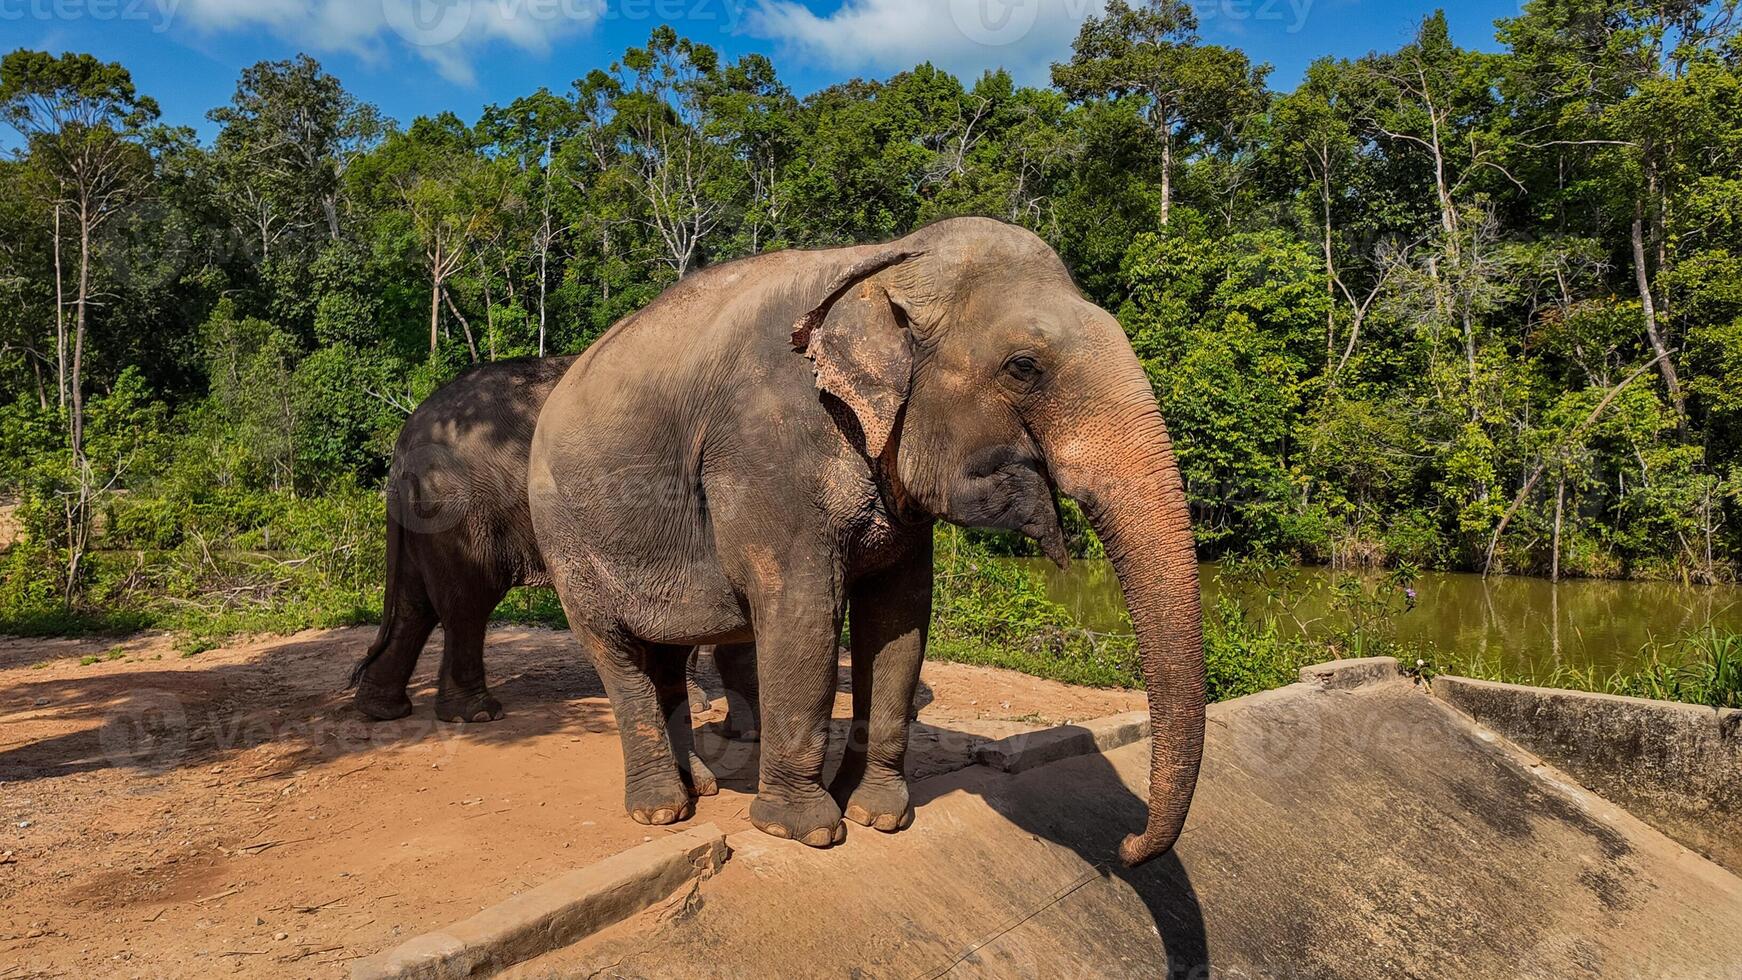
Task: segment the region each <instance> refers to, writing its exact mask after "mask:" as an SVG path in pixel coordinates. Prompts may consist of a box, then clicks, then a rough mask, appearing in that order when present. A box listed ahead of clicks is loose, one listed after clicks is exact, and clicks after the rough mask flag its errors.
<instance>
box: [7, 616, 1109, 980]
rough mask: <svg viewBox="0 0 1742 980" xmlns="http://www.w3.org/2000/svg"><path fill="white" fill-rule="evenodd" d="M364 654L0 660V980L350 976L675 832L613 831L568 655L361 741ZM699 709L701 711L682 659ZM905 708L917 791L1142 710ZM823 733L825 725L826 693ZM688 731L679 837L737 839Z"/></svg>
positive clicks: (927, 688) (533, 645)
mask: <svg viewBox="0 0 1742 980" xmlns="http://www.w3.org/2000/svg"><path fill="white" fill-rule="evenodd" d="M372 635H373V630H372V629H344V630H326V631H317V632H309V633H303V634H299V635H296V636H292V637H286V638H274V639H264V640H258V641H254V642H249V643H245V644H240V645H237V646H233V647H227V648H223V649H218V650H211V651H207V652H205V653H202V654H199V655H198V656H195V657H191V658H183V657H181V656H180V655H178V654H177V653H176V652H175V651H174V649H173V646H172V644H171V643H170V641H169V640H168V639H167V638H164V637H156V636H143V637H137V638H134V639H130V640H126V641H123V642H121V643H119V644H115V643H114V642H113V641H101V640H79V641H72V640H23V639H0V980H22V978H25V977H37V976H95V975H104V976H139V977H161V976H209V975H211V974H214V973H218V974H238V975H244V976H309V977H335V976H343V975H346V973H347V972H348V969H349V963H350V961H351V960H353V959H356V958H358V957H361V956H365V955H368V954H370V953H373V952H376V951H377V950H380V949H382V948H385V947H387V946H389V945H392V944H394V943H397V942H399V941H402V940H403V939H405V938H408V937H410V936H413V935H417V934H419V933H422V932H425V931H428V930H431V929H435V928H440V927H441V926H443V925H446V924H448V923H451V922H454V921H456V920H458V919H462V918H464V917H466V916H468V915H470V914H472V913H473V912H475V911H477V910H478V909H480V908H482V907H485V906H488V905H491V904H494V903H495V902H498V901H500V900H502V899H503V898H506V897H508V896H509V895H510V894H512V893H514V892H516V891H518V890H521V889H524V888H527V887H530V886H533V885H536V884H538V883H540V882H542V881H544V880H546V879H548V878H551V877H553V876H555V875H557V874H559V873H561V872H563V871H566V870H569V869H572V868H575V867H579V866H581V865H584V864H587V863H590V862H592V861H595V860H598V859H599V858H601V857H604V856H605V855H608V854H611V853H614V852H616V851H619V850H622V849H624V848H627V847H632V846H634V845H637V844H640V843H642V842H643V841H645V840H649V839H651V835H652V834H657V833H665V832H670V831H671V830H674V829H682V828H683V827H685V826H688V825H686V824H679V825H678V826H677V827H676V828H651V827H643V826H640V825H638V824H636V823H634V822H633V821H631V820H630V819H629V818H628V817H627V816H625V815H624V813H623V808H622V792H623V771H622V758H621V755H620V753H619V751H618V747H617V738H616V731H615V725H614V722H613V720H612V716H611V710H610V705H609V703H608V702H607V701H606V699H605V698H604V696H603V691H602V688H601V687H600V685H599V681H598V677H597V675H595V674H594V672H593V670H592V668H591V667H590V666H588V665H586V664H585V663H584V662H583V661H582V660H581V658H580V657H579V654H578V651H577V650H576V649H575V648H574V647H573V646H572V645H571V644H570V641H569V639H568V637H567V635H566V634H562V633H555V632H551V631H547V630H539V629H523V628H504V629H500V630H497V631H495V632H494V633H492V635H491V638H490V647H489V654H488V658H489V659H488V662H489V665H490V667H491V676H492V679H493V681H494V685H493V686H494V689H495V691H496V692H497V694H498V696H499V697H501V699H502V701H503V703H504V704H505V705H506V707H507V709H508V717H507V718H505V719H504V720H502V721H500V722H496V723H494V724H489V725H478V726H469V727H462V726H452V725H444V724H439V723H437V722H436V721H435V720H434V716H433V713H432V705H433V698H434V694H433V690H432V688H431V686H430V685H431V683H432V681H433V676H432V672H433V668H434V665H435V662H436V660H437V659H438V650H437V649H434V648H432V649H431V650H430V651H428V652H427V653H426V654H425V657H424V665H423V669H422V670H421V671H420V672H419V674H418V677H417V678H416V680H415V681H414V685H413V686H414V694H413V698H414V701H415V702H416V704H417V711H416V713H414V714H413V715H412V716H411V717H410V718H406V719H404V720H401V721H397V722H391V723H387V724H370V723H366V722H365V721H364V720H363V718H362V716H361V715H359V714H358V713H357V712H356V711H355V710H354V709H353V708H351V706H350V703H349V700H348V697H347V696H346V694H345V693H344V692H343V691H342V690H340V688H342V686H343V684H344V680H345V676H346V674H347V672H348V669H349V667H350V665H351V663H352V662H353V660H354V659H355V658H356V657H357V656H358V655H359V654H360V653H361V651H362V650H363V648H364V646H365V645H367V643H368V640H369V639H370V637H371V636H372ZM439 642H440V636H439V635H438V636H437V637H436V639H435V644H439ZM91 657H96V658H98V659H97V660H96V662H93V663H88V664H85V663H81V660H83V659H87V658H91ZM110 658H113V659H110ZM846 674H847V672H846V670H845V669H843V670H842V671H841V677H842V680H841V687H842V689H843V691H844V690H845V689H846ZM703 684H704V687H705V688H707V689H708V690H709V691H710V693H712V694H714V695H716V696H718V695H719V693H720V684H719V680H718V678H717V676H715V675H713V674H712V673H711V669H710V668H709V666H708V665H707V662H706V660H705V659H704V674H703ZM920 700H921V703H922V704H923V705H924V707H923V709H922V711H921V713H920V721H921V725H920V728H919V730H918V731H917V732H916V734H915V737H914V747H915V752H914V753H913V759H912V761H911V762H910V769H911V770H913V772H914V774H915V775H925V774H930V773H933V772H939V771H945V770H948V769H951V768H956V767H958V766H959V765H961V764H962V762H961V761H960V760H962V759H964V758H965V757H966V756H967V754H968V752H969V750H970V749H971V746H972V745H973V744H974V743H976V742H977V741H980V740H983V739H984V738H988V737H999V736H1002V735H1005V734H1009V733H1011V732H1015V731H1022V730H1027V729H1031V728H1036V727H1041V726H1044V725H1052V724H1060V723H1064V722H1067V721H1078V720H1083V719H1087V718H1094V717H1099V716H1102V715H1109V714H1115V713H1119V712H1123V711H1130V710H1134V709H1136V708H1139V707H1141V706H1142V704H1143V701H1142V698H1141V695H1139V694H1137V693H1134V692H1129V691H1100V690H1091V689H1085V688H1075V687H1069V686H1067V685H1063V684H1057V683H1054V682H1051V681H1044V680H1039V679H1036V678H1032V677H1028V676H1026V675H1022V674H1016V673H1011V672H1008V671H1000V670H992V669H987V668H980V667H968V666H962V665H957V664H945V663H932V664H928V665H927V666H926V668H925V674H924V684H923V686H922V689H921V698H920ZM724 704H725V702H724V700H723V699H720V698H718V697H716V700H715V702H714V709H713V711H712V712H711V713H710V714H709V715H707V716H704V717H703V718H702V719H701V720H702V721H703V722H711V721H717V720H718V719H719V718H721V717H723V712H724ZM835 713H836V717H837V718H841V717H845V716H846V715H847V714H848V713H849V710H848V699H847V697H846V696H845V694H843V695H842V696H840V697H838V698H837V700H836V710H835ZM840 724H841V723H840V722H837V729H839V727H840ZM704 731H705V732H708V733H707V734H704V735H703V736H701V738H702V743H701V744H702V750H701V751H702V754H703V757H704V758H706V759H708V760H709V761H710V763H711V764H713V765H714V768H715V770H716V772H717V773H718V774H719V775H720V777H721V783H722V788H721V793H720V795H719V796H717V797H713V798H710V799H705V800H702V801H700V805H699V806H698V812H697V815H696V818H695V821H692V823H691V824H689V825H693V823H694V822H699V821H712V822H714V823H715V824H718V825H719V826H720V828H721V829H722V830H725V831H726V832H728V833H730V832H733V831H736V830H741V829H744V828H745V827H747V826H748V823H747V821H746V819H745V815H746V810H747V809H748V806H749V802H750V795H749V794H751V793H753V792H754V791H755V772H756V748H755V746H754V745H753V744H749V743H742V742H729V741H727V740H725V739H723V738H720V737H718V736H717V735H714V734H712V733H711V726H710V729H705V730H704ZM836 742H837V744H838V743H839V739H837V740H836ZM792 846H795V847H796V846H799V845H796V844H795V845H792Z"/></svg>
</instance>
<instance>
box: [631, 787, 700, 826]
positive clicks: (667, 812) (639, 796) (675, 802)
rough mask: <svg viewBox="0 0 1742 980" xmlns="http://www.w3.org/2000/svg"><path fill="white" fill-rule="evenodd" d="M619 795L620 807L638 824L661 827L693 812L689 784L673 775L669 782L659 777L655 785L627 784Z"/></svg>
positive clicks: (686, 817) (693, 805)
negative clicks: (621, 794)
mask: <svg viewBox="0 0 1742 980" xmlns="http://www.w3.org/2000/svg"><path fill="white" fill-rule="evenodd" d="M623 797H624V798H623V806H624V809H626V810H628V811H629V817H630V819H632V820H634V821H635V822H636V823H639V824H649V825H651V826H655V827H663V826H665V825H667V824H674V823H677V822H678V821H680V820H688V819H689V818H690V816H691V815H692V814H694V813H695V812H696V808H695V803H694V802H693V801H692V800H691V799H690V791H689V788H688V787H687V786H685V785H684V784H683V782H682V781H681V780H676V779H673V780H671V781H670V784H669V785H667V784H666V783H665V781H663V780H662V781H661V782H660V783H659V784H658V785H653V784H651V783H650V784H648V785H643V786H635V785H631V786H630V787H628V789H627V790H626V791H625V792H624V794H623Z"/></svg>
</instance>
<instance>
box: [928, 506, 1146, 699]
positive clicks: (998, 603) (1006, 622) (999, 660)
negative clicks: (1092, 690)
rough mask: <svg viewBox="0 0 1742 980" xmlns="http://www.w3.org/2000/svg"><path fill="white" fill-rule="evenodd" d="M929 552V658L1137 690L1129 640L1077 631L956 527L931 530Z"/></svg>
mask: <svg viewBox="0 0 1742 980" xmlns="http://www.w3.org/2000/svg"><path fill="white" fill-rule="evenodd" d="M936 553H937V562H936V565H937V571H936V585H935V592H934V594H933V597H932V630H931V639H930V644H929V647H928V650H929V652H930V655H932V656H936V657H939V658H941V659H944V660H957V661H962V662H965V663H981V664H987V665H989V666H994V667H1007V668H1010V669H1012V670H1020V671H1023V672H1025V673H1030V674H1036V675H1038V676H1041V677H1051V678H1053V679H1055V680H1061V681H1065V682H1067V683H1071V684H1089V685H1094V686H1099V687H1138V686H1141V684H1142V676H1141V674H1140V673H1139V671H1138V668H1137V647H1136V642H1135V638H1134V637H1133V636H1131V635H1129V634H1126V635H1114V636H1108V635H1102V634H1097V633H1094V632H1091V631H1089V630H1086V629H1084V628H1082V627H1081V626H1080V625H1079V624H1078V623H1077V622H1076V621H1075V620H1073V619H1072V618H1071V616H1070V614H1069V613H1068V612H1066V611H1065V609H1064V607H1062V606H1060V605H1059V604H1058V603H1056V602H1053V601H1052V600H1050V599H1048V598H1047V595H1046V589H1045V587H1044V586H1043V585H1042V584H1041V583H1040V582H1038V581H1036V580H1035V579H1034V578H1033V577H1032V576H1031V575H1029V573H1028V572H1026V571H1024V570H1023V569H1022V568H1020V567H1019V566H1017V565H1015V564H1013V563H1011V562H1008V561H1003V560H1000V559H999V558H998V557H997V556H995V555H993V554H992V553H991V552H990V551H988V550H987V549H986V548H985V547H984V546H983V545H979V544H976V543H974V542H973V541H971V540H970V539H969V537H968V535H967V534H965V533H964V532H962V531H961V530H959V529H957V528H954V527H949V526H942V527H940V528H939V529H938V532H937V540H936Z"/></svg>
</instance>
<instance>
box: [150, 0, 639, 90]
mask: <svg viewBox="0 0 1742 980" xmlns="http://www.w3.org/2000/svg"><path fill="white" fill-rule="evenodd" d="M158 2H160V3H162V4H163V5H164V6H165V7H166V8H168V9H169V13H170V16H171V17H173V18H175V19H176V22H177V23H185V24H188V25H190V26H192V27H193V28H195V29H196V30H201V31H205V32H209V33H219V32H227V31H241V30H266V31H269V32H271V33H273V34H276V35H278V36H279V37H282V38H285V39H287V40H290V41H293V42H295V43H297V44H303V45H307V46H309V47H311V48H314V49H316V50H326V51H345V52H350V53H353V54H358V55H362V56H365V57H380V56H381V55H382V54H383V53H384V51H385V49H386V47H387V46H389V45H403V46H405V47H408V48H410V49H411V50H413V51H415V52H417V54H418V55H419V56H421V57H422V58H423V59H424V60H426V61H428V62H429V63H430V64H431V65H432V66H434V67H435V69H436V70H437V71H438V72H440V73H441V74H442V75H443V77H445V78H447V79H449V80H451V81H454V82H458V83H461V84H467V85H469V84H471V83H472V82H473V81H475V79H476V75H475V73H474V72H473V68H472V63H473V59H474V57H475V56H476V55H477V54H478V52H479V51H481V50H482V49H485V48H487V47H490V46H492V45H497V44H506V45H510V46H512V47H516V48H519V49H522V50H524V51H529V52H532V53H534V54H540V55H542V54H547V53H548V52H549V51H550V46H551V43H552V42H553V41H554V40H556V39H558V38H560V37H561V36H563V35H565V34H570V33H576V32H582V31H586V30H589V29H590V28H591V27H592V26H593V24H595V23H596V22H597V21H598V20H599V18H600V16H601V15H602V14H603V13H604V9H605V0H158Z"/></svg>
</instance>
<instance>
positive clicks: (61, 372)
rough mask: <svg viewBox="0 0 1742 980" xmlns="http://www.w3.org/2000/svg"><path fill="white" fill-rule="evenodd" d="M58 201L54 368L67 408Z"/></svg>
mask: <svg viewBox="0 0 1742 980" xmlns="http://www.w3.org/2000/svg"><path fill="white" fill-rule="evenodd" d="M60 211H61V206H60V202H58V201H57V202H55V205H54V370H55V392H56V394H58V395H59V396H60V409H61V411H63V412H64V411H66V408H67V300H66V286H65V283H66V279H65V276H64V275H63V274H62V272H61V261H60V243H61V233H60Z"/></svg>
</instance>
